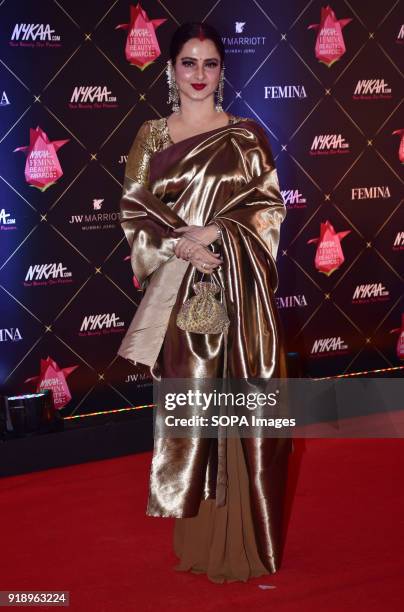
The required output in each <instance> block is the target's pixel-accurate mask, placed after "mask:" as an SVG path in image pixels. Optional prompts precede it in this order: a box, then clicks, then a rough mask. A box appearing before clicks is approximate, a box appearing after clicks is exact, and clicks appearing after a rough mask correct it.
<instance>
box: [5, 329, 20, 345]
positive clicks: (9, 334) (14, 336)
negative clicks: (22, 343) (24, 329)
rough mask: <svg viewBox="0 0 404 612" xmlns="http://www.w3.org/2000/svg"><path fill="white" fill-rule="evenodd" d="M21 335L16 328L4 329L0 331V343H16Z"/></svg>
mask: <svg viewBox="0 0 404 612" xmlns="http://www.w3.org/2000/svg"><path fill="white" fill-rule="evenodd" d="M19 340H22V335H21V333H20V330H19V329H18V327H6V328H4V329H0V342H18V341H19Z"/></svg>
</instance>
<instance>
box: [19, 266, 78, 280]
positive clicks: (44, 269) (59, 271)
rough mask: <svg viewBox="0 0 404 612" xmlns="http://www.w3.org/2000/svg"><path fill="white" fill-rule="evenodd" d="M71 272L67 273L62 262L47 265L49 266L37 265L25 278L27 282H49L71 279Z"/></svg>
mask: <svg viewBox="0 0 404 612" xmlns="http://www.w3.org/2000/svg"><path fill="white" fill-rule="evenodd" d="M70 276H71V272H67V268H66V266H64V265H63V264H62V263H61V262H59V263H47V264H35V265H32V266H30V267H29V268H28V271H27V274H26V276H25V280H26V281H32V280H42V279H44V280H47V279H49V278H53V279H55V278H66V277H70Z"/></svg>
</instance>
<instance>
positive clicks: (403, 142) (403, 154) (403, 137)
mask: <svg viewBox="0 0 404 612" xmlns="http://www.w3.org/2000/svg"><path fill="white" fill-rule="evenodd" d="M393 136H400V145H399V147H398V159H399V160H400V162H401V163H402V164H404V129H402V130H394V132H393Z"/></svg>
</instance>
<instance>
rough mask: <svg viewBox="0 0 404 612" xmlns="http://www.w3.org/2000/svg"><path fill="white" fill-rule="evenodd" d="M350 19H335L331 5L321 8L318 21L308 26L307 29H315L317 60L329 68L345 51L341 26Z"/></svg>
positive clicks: (350, 19)
mask: <svg viewBox="0 0 404 612" xmlns="http://www.w3.org/2000/svg"><path fill="white" fill-rule="evenodd" d="M351 21H352V18H350V17H348V18H346V19H337V18H336V16H335V13H334V11H333V10H332V8H331V6H330V5H328V6H323V7H322V8H321V15H320V23H315V24H312V25H309V26H308V29H309V30H310V29H314V30H316V31H317V37H316V45H315V55H316V58H317V59H318V61H319V62H321V63H322V64H325V65H326V66H328V68H330V67H331V66H332V65H333V64H334V63H335V62H337V61H338V60H339V59H340V58H341V57H342V56H343V55H344V53H345V51H346V47H345V42H344V36H343V34H342V30H343V28H344V27H345V26H346V25H348V23H350V22H351Z"/></svg>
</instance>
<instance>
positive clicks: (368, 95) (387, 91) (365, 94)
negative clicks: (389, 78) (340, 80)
mask: <svg viewBox="0 0 404 612" xmlns="http://www.w3.org/2000/svg"><path fill="white" fill-rule="evenodd" d="M392 97H393V96H392V93H391V87H389V85H388V83H386V81H385V80H384V79H362V80H359V81H358V82H357V84H356V87H355V90H354V92H353V96H352V99H353V100H390V99H391V98H392Z"/></svg>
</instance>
